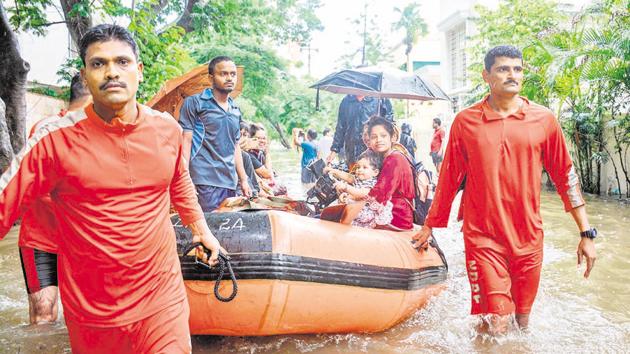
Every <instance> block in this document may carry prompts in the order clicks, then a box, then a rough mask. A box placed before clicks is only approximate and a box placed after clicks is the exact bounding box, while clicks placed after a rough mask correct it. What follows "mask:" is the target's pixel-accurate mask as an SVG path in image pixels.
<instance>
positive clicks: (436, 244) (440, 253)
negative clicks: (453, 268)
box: [429, 235, 448, 270]
mask: <svg viewBox="0 0 630 354" xmlns="http://www.w3.org/2000/svg"><path fill="white" fill-rule="evenodd" d="M429 245H431V247H433V248H435V250H436V251H437V253H438V255H440V258H441V259H442V262H444V266H445V267H446V270H448V263H447V262H446V256H445V255H444V252H443V251H442V249H441V248H440V246H439V245H438V243H437V240H436V239H435V237H433V235H431V237H430V238H429Z"/></svg>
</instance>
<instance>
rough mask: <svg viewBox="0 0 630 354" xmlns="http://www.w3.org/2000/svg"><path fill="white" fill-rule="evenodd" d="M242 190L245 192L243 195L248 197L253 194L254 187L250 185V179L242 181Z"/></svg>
mask: <svg viewBox="0 0 630 354" xmlns="http://www.w3.org/2000/svg"><path fill="white" fill-rule="evenodd" d="M241 191H242V192H243V195H244V196H246V197H247V198H250V197H251V196H252V189H251V188H250V187H249V182H248V181H241Z"/></svg>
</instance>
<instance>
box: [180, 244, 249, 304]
mask: <svg viewBox="0 0 630 354" xmlns="http://www.w3.org/2000/svg"><path fill="white" fill-rule="evenodd" d="M198 246H202V247H203V251H204V252H205V253H207V254H208V258H210V253H211V252H210V250H208V249H207V248H206V247H204V246H203V244H201V242H195V243H193V244H192V245H190V246H189V247H188V248H187V249H186V250H184V256H186V255H187V254H188V253H190V252H191V251H192V250H194V249H195V248H197V247H198ZM218 261H219V263H218V267H219V275H218V276H217V280H216V281H215V283H214V296H215V297H216V298H217V300H219V301H221V302H230V301H232V300H234V298H235V297H236V294H237V293H238V284H237V283H236V276H235V275H234V270H233V269H232V264H230V257H229V256H226V255H224V254H223V253H221V252H219V258H218ZM195 264H197V265H200V266H203V267H205V268H207V269H209V270H212V268H213V267H211V266H210V265H208V264H206V263H205V262H203V261H200V260H199V258H198V257H197V255H196V254H195ZM226 268H227V270H228V272H229V273H230V280H231V281H232V293H231V294H230V296H228V297H223V295H221V294H219V285H220V284H221V280H222V279H223V276H224V275H225V269H226Z"/></svg>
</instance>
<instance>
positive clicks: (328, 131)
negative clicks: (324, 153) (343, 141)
mask: <svg viewBox="0 0 630 354" xmlns="http://www.w3.org/2000/svg"><path fill="white" fill-rule="evenodd" d="M328 133H330V128H326V129H324V131H323V132H322V135H324V136H326V134H328Z"/></svg>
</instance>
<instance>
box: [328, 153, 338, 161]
mask: <svg viewBox="0 0 630 354" xmlns="http://www.w3.org/2000/svg"><path fill="white" fill-rule="evenodd" d="M335 157H337V153H336V152H334V151H331V152H330V154H328V157H327V158H326V163H332V162H333V161H334V160H335Z"/></svg>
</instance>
